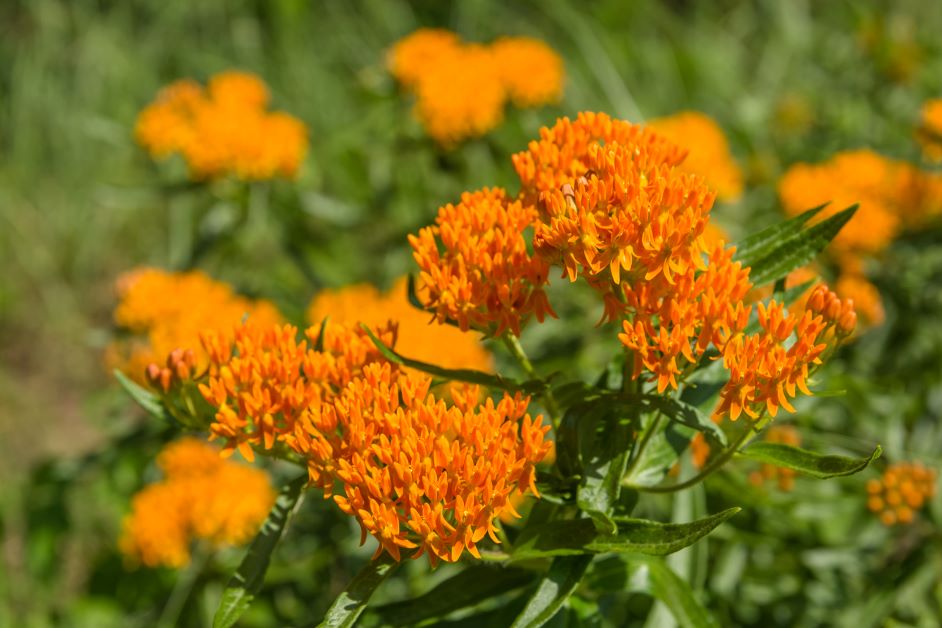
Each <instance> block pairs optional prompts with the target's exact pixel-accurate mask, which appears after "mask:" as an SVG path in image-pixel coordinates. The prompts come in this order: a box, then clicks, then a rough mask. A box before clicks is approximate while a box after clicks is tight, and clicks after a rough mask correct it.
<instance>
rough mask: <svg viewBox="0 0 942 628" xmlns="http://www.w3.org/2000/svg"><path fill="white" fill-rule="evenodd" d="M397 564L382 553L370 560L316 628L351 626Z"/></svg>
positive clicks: (343, 627)
mask: <svg viewBox="0 0 942 628" xmlns="http://www.w3.org/2000/svg"><path fill="white" fill-rule="evenodd" d="M398 564H399V563H397V562H396V560H395V559H394V558H393V557H392V556H390V555H389V554H388V553H386V552H383V553H382V554H380V555H379V556H378V557H377V558H375V559H373V560H371V561H370V562H369V563H367V565H366V566H365V567H364V568H363V569H362V570H361V571H360V573H358V574H357V575H356V576H354V578H353V580H351V581H350V584H349V585H348V586H347V588H346V589H345V590H344V592H343V593H341V594H340V595H339V596H337V599H336V600H334V603H333V604H331V605H330V608H328V609H327V614H326V615H324V619H323V621H321V623H319V624H318V628H348V627H349V626H353V625H354V624H355V623H356V621H357V619H358V618H359V617H360V615H361V614H362V613H363V611H364V610H366V605H367V604H368V603H369V601H370V597H372V595H373V592H374V591H376V589H377V587H379V585H381V584H382V583H383V581H384V580H386V578H388V577H389V574H391V573H392V570H393V568H394V567H395V566H396V565H398Z"/></svg>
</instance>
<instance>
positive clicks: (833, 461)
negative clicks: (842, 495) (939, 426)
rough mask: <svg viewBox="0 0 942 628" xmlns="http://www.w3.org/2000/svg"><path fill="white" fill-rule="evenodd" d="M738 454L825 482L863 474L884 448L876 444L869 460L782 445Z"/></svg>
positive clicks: (762, 446)
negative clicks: (844, 476) (830, 479)
mask: <svg viewBox="0 0 942 628" xmlns="http://www.w3.org/2000/svg"><path fill="white" fill-rule="evenodd" d="M739 453H740V455H741V456H743V457H745V458H749V459H751V460H758V461H759V462H767V463H770V464H774V465H776V466H778V467H785V468H786V469H794V470H795V471H799V472H801V473H804V474H805V475H810V476H811V477H815V478H819V479H822V480H825V479H827V478H834V477H839V476H842V475H853V474H855V473H859V472H860V471H863V470H864V469H866V468H867V466H869V464H870V463H871V462H873V461H874V460H876V459H877V458H879V457H880V454H881V453H883V448H882V447H880V446H879V445H877V447H876V449H874V450H873V453H871V454H870V456H869V457H867V458H850V457H847V456H834V455H822V454H816V453H814V452H811V451H808V450H806V449H800V448H798V447H791V446H789V445H783V444H781V443H754V444H752V445H749V446H748V447H747V448H746V449H744V450H742V451H741V452H739Z"/></svg>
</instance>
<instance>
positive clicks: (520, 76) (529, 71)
mask: <svg viewBox="0 0 942 628" xmlns="http://www.w3.org/2000/svg"><path fill="white" fill-rule="evenodd" d="M492 48H493V50H494V57H495V61H496V63H497V67H498V70H499V71H500V76H501V79H502V80H503V82H504V86H505V87H506V89H507V93H508V95H509V96H510V99H511V100H512V101H513V103H514V104H515V105H516V106H518V107H539V106H541V105H546V104H550V103H555V102H558V101H559V99H560V98H562V95H563V60H562V59H561V58H560V56H559V55H558V54H556V52H555V51H554V50H553V49H552V48H550V47H549V46H547V45H546V44H545V43H543V42H542V41H540V40H538V39H531V38H529V37H501V38H500V39H498V40H497V41H495V42H494V43H493V45H492Z"/></svg>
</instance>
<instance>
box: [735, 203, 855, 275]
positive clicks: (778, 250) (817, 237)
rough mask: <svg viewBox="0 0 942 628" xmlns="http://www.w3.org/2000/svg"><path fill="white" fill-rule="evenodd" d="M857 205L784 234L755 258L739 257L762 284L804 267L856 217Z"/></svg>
mask: <svg viewBox="0 0 942 628" xmlns="http://www.w3.org/2000/svg"><path fill="white" fill-rule="evenodd" d="M856 211H857V205H851V206H850V207H848V208H847V209H845V210H842V211H840V212H838V213H836V214H834V215H833V216H831V217H830V218H828V219H826V220H822V221H821V222H819V223H818V224H816V225H813V226H812V227H809V228H808V229H805V230H803V231H801V232H800V233H796V234H794V235H791V236H788V237H783V238H781V239H779V240H778V241H777V242H775V243H774V244H770V245H769V246H767V247H765V248H763V249H762V250H761V252H757V253H756V254H755V256H754V258H752V257H743V258H738V259H739V260H740V261H742V262H743V264H744V265H748V266H750V267H751V268H752V271H751V272H750V273H749V280H750V281H752V283H753V285H756V286H761V285H764V284H766V283H769V282H771V281H775V280H776V279H780V278H782V277H784V276H786V275H787V274H788V273H790V272H791V271H793V270H795V269H796V268H801V267H802V266H804V265H805V264H807V263H808V262H810V261H811V260H813V259H814V258H815V256H816V255H818V253H820V252H821V251H823V250H824V248H825V247H826V246H827V245H828V243H829V242H830V241H831V240H833V239H834V237H835V236H836V235H837V234H838V232H839V231H840V230H841V228H842V227H843V226H844V225H845V224H847V222H848V221H849V220H850V219H851V218H853V216H854V213H856Z"/></svg>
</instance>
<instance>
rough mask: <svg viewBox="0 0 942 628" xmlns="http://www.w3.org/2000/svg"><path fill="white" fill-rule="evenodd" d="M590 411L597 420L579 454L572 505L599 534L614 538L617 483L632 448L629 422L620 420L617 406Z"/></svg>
mask: <svg viewBox="0 0 942 628" xmlns="http://www.w3.org/2000/svg"><path fill="white" fill-rule="evenodd" d="M594 407H595V408H597V409H596V412H597V413H598V414H599V418H598V421H596V422H595V429H594V430H593V433H592V434H591V435H589V438H588V439H587V440H588V441H589V443H587V445H589V446H588V447H587V449H586V450H585V451H584V452H583V477H582V483H581V485H580V486H579V488H578V490H577V492H576V502H577V503H578V505H579V508H581V509H582V510H583V511H585V512H586V514H588V515H589V517H591V519H592V520H593V521H594V522H595V524H596V526H597V527H598V529H599V531H601V532H604V533H606V534H614V533H616V532H617V530H618V528H617V526H616V525H615V521H614V520H613V519H612V518H611V515H612V513H613V511H614V508H615V504H616V503H617V502H618V498H619V495H620V494H621V487H622V484H621V480H622V477H623V476H624V475H625V469H626V467H627V465H628V456H629V453H630V451H631V446H632V444H633V441H632V438H631V434H632V429H631V426H632V421H630V420H629V419H627V418H624V415H623V413H621V412H619V410H620V409H621V408H620V407H619V406H618V405H615V404H611V403H608V402H607V400H605V399H602V400H601V401H600V403H596V404H594Z"/></svg>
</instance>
